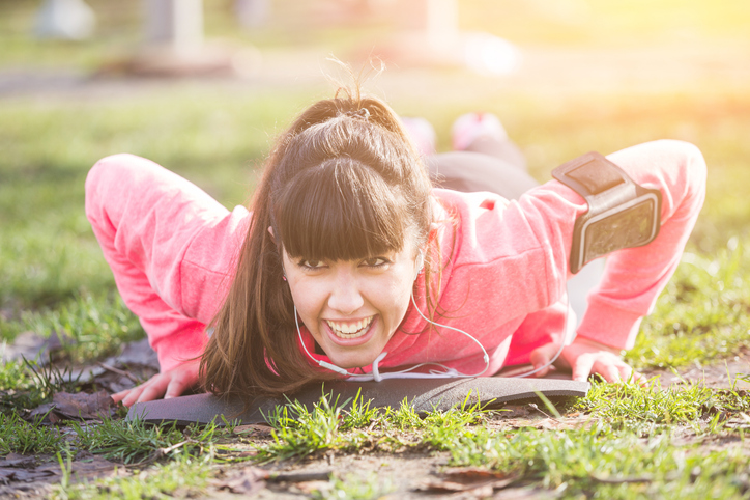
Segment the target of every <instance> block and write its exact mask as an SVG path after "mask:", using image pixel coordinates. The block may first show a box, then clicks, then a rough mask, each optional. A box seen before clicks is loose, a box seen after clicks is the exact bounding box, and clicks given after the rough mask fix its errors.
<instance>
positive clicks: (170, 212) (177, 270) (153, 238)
mask: <svg viewBox="0 0 750 500" xmlns="http://www.w3.org/2000/svg"><path fill="white" fill-rule="evenodd" d="M86 216H87V217H88V219H89V221H90V222H91V226H92V229H93V231H94V234H95V236H96V238H97V240H98V241H99V244H100V246H101V248H102V251H103V252H104V256H105V258H106V259H107V262H108V263H109V265H110V267H111V268H112V272H113V274H114V277H115V283H116V284H117V288H118V290H119V292H120V295H121V296H122V298H123V300H124V301H125V304H126V305H127V306H128V307H129V308H130V309H131V310H132V311H133V312H134V313H135V314H136V315H138V317H139V319H140V322H141V325H143V328H144V330H145V331H146V333H147V334H148V338H149V343H150V344H151V347H152V348H153V349H154V350H155V351H156V353H157V355H158V357H159V363H160V365H161V369H162V371H166V370H169V369H171V368H173V367H174V366H176V365H177V364H179V363H181V362H183V361H186V360H188V359H191V358H195V357H196V356H199V355H200V354H202V352H203V348H204V346H205V342H206V340H207V337H206V334H205V331H204V329H205V324H206V323H207V322H208V321H210V319H211V317H212V316H213V314H214V313H215V312H216V310H217V309H218V307H219V304H220V300H221V297H223V292H222V291H223V289H224V286H225V282H226V281H227V275H228V273H229V272H230V269H231V259H232V258H233V255H234V251H236V249H237V248H239V244H240V242H241V236H240V235H244V234H245V229H246V224H245V221H244V219H245V218H247V219H248V220H249V215H248V214H247V212H246V211H244V212H243V211H242V210H239V211H238V210H236V211H235V212H234V213H232V214H230V213H229V212H228V211H227V210H226V208H224V207H223V206H222V205H221V204H220V203H218V202H216V201H215V200H213V199H212V198H211V197H210V196H208V195H207V194H206V193H204V192H203V191H201V190H200V189H198V188H197V187H195V186H194V185H193V184H192V183H190V182H189V181H187V180H185V179H183V178H182V177H180V176H178V175H177V174H174V173H173V172H170V171H168V170H166V169H164V168H162V167H160V166H159V165H156V164H155V163H153V162H150V161H148V160H145V159H143V158H138V157H135V156H130V155H118V156H113V157H109V158H105V159H104V160H101V161H100V162H98V163H97V164H96V165H94V167H92V169H91V171H90V172H89V175H88V177H87V179H86Z"/></svg>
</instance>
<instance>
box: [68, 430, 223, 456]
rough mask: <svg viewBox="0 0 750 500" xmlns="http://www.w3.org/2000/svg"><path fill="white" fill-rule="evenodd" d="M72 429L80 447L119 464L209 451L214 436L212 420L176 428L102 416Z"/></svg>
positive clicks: (195, 454)
mask: <svg viewBox="0 0 750 500" xmlns="http://www.w3.org/2000/svg"><path fill="white" fill-rule="evenodd" d="M73 428H74V429H75V432H76V434H77V435H78V437H77V444H78V446H80V447H81V448H82V449H85V450H89V451H91V452H93V453H100V454H102V455H103V456H104V457H105V458H106V459H107V460H111V461H113V462H117V463H123V464H134V463H140V462H146V463H150V462H153V461H158V460H163V459H169V458H172V457H179V456H181V455H183V454H189V455H193V456H197V455H201V454H203V453H204V452H206V451H209V450H211V446H212V444H213V443H214V441H215V440H216V438H217V437H218V436H217V432H216V425H215V424H213V423H211V424H208V425H205V426H192V427H190V426H189V427H187V428H186V429H185V430H183V431H180V430H179V429H178V428H177V427H176V426H175V425H161V426H159V425H152V424H147V423H145V422H143V421H142V420H138V419H136V420H132V421H126V420H115V419H105V420H104V421H103V422H101V423H94V424H92V425H90V426H89V425H86V426H84V425H80V424H77V423H74V424H73Z"/></svg>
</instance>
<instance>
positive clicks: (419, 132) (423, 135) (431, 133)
mask: <svg viewBox="0 0 750 500" xmlns="http://www.w3.org/2000/svg"><path fill="white" fill-rule="evenodd" d="M401 123H402V124H403V125H404V128H405V129H406V131H407V132H408V133H409V138H410V139H411V140H412V142H413V143H414V145H415V146H417V151H419V153H420V154H421V155H422V156H432V155H434V154H435V143H436V142H437V136H436V135H435V129H434V128H432V124H431V123H430V122H429V121H427V119H426V118H421V117H409V116H402V117H401Z"/></svg>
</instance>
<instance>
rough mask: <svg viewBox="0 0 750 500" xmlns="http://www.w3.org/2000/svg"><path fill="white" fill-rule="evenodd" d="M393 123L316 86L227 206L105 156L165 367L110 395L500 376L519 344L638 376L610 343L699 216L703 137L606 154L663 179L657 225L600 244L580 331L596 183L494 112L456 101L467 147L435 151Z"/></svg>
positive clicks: (650, 299)
mask: <svg viewBox="0 0 750 500" xmlns="http://www.w3.org/2000/svg"><path fill="white" fill-rule="evenodd" d="M404 123H407V124H408V123H409V122H408V121H402V120H401V119H400V118H399V117H398V116H397V115H396V114H395V112H393V110H391V108H390V107H388V106H387V105H386V104H385V103H383V102H382V101H380V100H378V99H375V98H371V97H361V96H360V95H359V92H358V91H356V90H355V91H351V92H347V91H339V93H338V94H337V96H336V97H335V98H334V99H330V100H324V101H320V102H318V103H316V104H314V105H313V106H311V107H310V108H309V109H307V110H306V111H304V112H303V113H302V114H301V115H300V116H299V117H298V118H297V119H296V120H295V121H294V123H293V124H292V125H291V127H290V128H289V130H288V131H287V132H286V133H284V134H283V135H282V136H281V137H280V138H279V140H278V141H277V143H276V146H275V148H274V149H273V150H272V151H271V153H270V155H269V158H268V160H267V162H266V165H265V169H264V174H263V178H262V180H261V182H260V184H259V187H258V189H257V191H256V192H255V194H254V198H253V201H252V203H251V206H250V210H248V209H246V208H244V207H236V208H235V209H234V210H233V211H232V212H228V211H227V210H226V209H225V208H224V207H223V206H221V205H220V204H219V203H218V202H216V201H215V200H213V199H211V198H210V197H209V196H208V195H206V194H205V193H204V192H203V191H201V190H200V189H198V188H197V187H195V186H194V185H193V184H191V183H190V182H189V181H187V180H185V179H182V178H181V177H179V176H177V175H176V174H174V173H172V172H169V171H167V170H165V169H163V168H162V167H160V166H158V165H155V164H154V163H152V162H149V161H148V160H144V159H142V158H136V157H133V156H128V155H119V156H114V157H110V158H106V159H104V160H102V161H100V162H99V163H97V164H96V165H95V166H94V167H93V168H92V170H91V172H90V173H89V176H88V178H87V181H86V212H87V216H88V218H89V220H90V221H91V224H92V226H93V229H94V233H95V234H96V237H97V239H98V241H99V243H100V245H101V247H102V249H103V251H104V254H105V257H106V258H107V261H108V262H109V264H110V266H111V267H112V270H113V272H114V275H115V280H116V282H117V286H118V289H119V290H120V293H121V295H122V297H123V299H124V301H125V303H126V304H127V305H128V307H130V308H131V309H132V310H133V311H134V312H135V313H136V314H137V315H138V316H139V318H140V320H141V323H142V325H143V327H144V329H145V330H146V332H147V333H148V335H149V340H150V342H151V346H152V347H153V348H154V349H155V350H156V352H157V354H158V356H159V360H160V363H161V368H162V371H161V373H160V374H158V375H156V376H155V377H154V378H152V379H151V380H149V381H148V382H146V383H145V384H143V385H141V386H139V387H137V388H135V389H133V390H130V391H123V392H121V393H118V394H116V395H115V396H114V397H115V399H117V400H122V401H123V403H124V404H125V405H127V406H130V405H132V404H134V403H135V402H136V401H143V400H148V399H153V398H156V397H162V396H166V397H173V396H177V395H179V394H181V393H182V392H184V391H185V390H186V389H188V388H189V387H192V386H195V385H197V384H198V383H202V384H203V386H204V387H205V388H206V389H207V390H210V391H212V392H214V393H216V394H220V395H239V396H243V397H252V396H255V395H258V394H279V393H288V392H291V391H294V390H295V389H297V388H299V387H300V386H302V385H304V384H305V383H308V382H310V381H314V380H326V379H331V378H339V377H342V376H358V375H360V374H369V373H373V374H375V375H376V376H377V374H378V373H380V370H385V371H391V372H394V371H395V372H402V371H404V370H409V369H414V368H416V371H420V370H421V371H429V369H430V368H434V367H435V365H440V366H442V367H443V369H444V370H447V371H448V372H449V373H453V374H473V375H482V376H491V375H493V374H495V373H497V372H498V371H499V370H500V369H501V368H502V367H504V366H507V365H513V364H522V363H529V362H530V363H531V364H532V365H533V366H534V367H535V369H537V370H538V371H537V374H538V375H544V374H545V373H546V372H547V371H548V369H549V366H548V365H549V364H550V363H551V362H552V361H555V358H557V360H556V361H555V363H556V364H559V365H563V366H569V367H572V369H573V377H574V378H576V379H585V378H586V377H588V375H589V374H590V373H592V372H598V373H600V374H601V375H602V376H603V377H604V378H605V379H607V380H610V381H615V380H618V379H620V378H628V377H630V376H631V375H634V376H635V377H637V376H638V375H637V374H633V372H632V370H631V369H630V367H629V366H628V365H627V364H626V363H625V362H624V361H623V360H622V358H621V356H620V352H621V350H622V349H629V348H631V347H632V346H633V342H634V340H635V336H636V334H637V331H638V326H639V323H640V318H641V317H642V316H643V315H644V314H647V313H648V312H649V310H650V309H651V307H653V304H654V302H655V301H656V298H657V296H658V294H659V292H660V291H661V289H662V288H663V287H664V285H665V284H666V283H667V281H668V279H669V277H670V276H671V274H672V272H673V271H674V269H675V267H676V266H677V263H678V262H679V258H680V254H681V252H682V250H683V248H684V245H685V243H686V241H687V237H688V235H689V233H690V231H691V229H692V227H693V225H694V223H695V220H696V218H697V216H698V212H699V210H700V207H701V204H702V201H703V192H704V184H705V165H704V163H703V159H702V157H701V155H700V152H699V151H698V150H697V149H696V148H695V147H694V146H692V145H690V144H687V143H682V142H677V141H659V142H653V143H648V144H643V145H640V146H636V147H632V148H628V149H625V150H622V151H619V152H617V153H614V154H612V155H610V156H609V160H611V162H613V164H614V165H616V166H613V167H611V168H615V169H618V167H619V169H621V172H622V175H624V176H626V177H627V179H628V181H629V182H631V181H632V182H634V183H635V184H636V185H639V186H640V188H639V189H644V188H645V190H647V191H648V192H654V193H658V196H660V197H661V200H662V202H661V205H660V210H658V209H655V210H658V211H659V212H660V213H659V214H658V215H659V216H660V219H657V220H660V224H661V227H660V230H659V231H658V236H656V237H655V239H653V241H651V242H650V243H648V244H646V245H645V246H638V247H637V248H622V249H620V250H618V251H616V252H614V253H612V254H611V255H610V256H609V258H608V259H607V262H606V267H605V270H604V274H603V276H602V277H601V281H600V283H599V284H598V285H597V286H596V287H594V288H593V290H592V291H591V293H590V294H589V296H588V307H587V309H586V312H585V314H584V315H583V317H582V319H581V321H580V323H579V325H578V326H577V328H576V331H575V333H576V334H577V335H576V336H575V339H573V338H572V335H568V334H569V333H573V332H571V331H568V330H567V327H566V317H567V316H568V312H567V311H568V306H567V301H566V297H565V295H566V294H565V290H566V281H567V279H568V278H569V277H570V261H571V259H570V254H571V247H572V245H573V242H574V233H576V231H577V230H576V227H577V224H576V221H577V220H578V219H580V218H581V217H582V216H583V215H584V214H585V213H586V212H587V210H589V209H590V208H593V207H589V206H587V202H588V201H589V200H590V197H586V198H584V197H583V196H582V194H581V193H582V192H581V191H580V190H574V189H572V188H571V187H568V186H567V185H564V184H563V183H561V182H558V181H550V182H548V183H546V184H544V185H541V186H538V187H533V186H534V185H535V182H534V181H533V180H532V179H531V178H530V177H529V176H528V175H527V174H526V173H525V170H524V167H523V164H522V163H523V160H522V157H521V156H520V155H519V152H518V150H517V148H515V146H514V145H513V144H512V143H511V142H510V141H509V139H508V138H507V136H506V135H505V132H504V130H503V129H502V126H501V125H500V123H499V121H498V120H497V119H496V118H495V117H492V116H490V115H482V114H470V115H465V116H464V117H462V118H460V119H459V120H458V121H457V122H456V126H455V129H454V143H455V145H456V147H457V149H460V150H461V151H458V152H454V153H449V154H445V155H435V156H431V157H430V158H428V159H427V162H425V161H424V157H423V156H420V154H419V153H418V152H417V148H416V147H415V145H414V144H413V142H412V139H413V138H414V137H413V136H414V134H418V131H412V137H410V134H409V132H407V129H406V128H405V125H404ZM410 130H411V129H410ZM427 135H428V136H429V134H427ZM416 139H419V137H416ZM423 139H424V138H423ZM418 142H419V141H418ZM421 142H422V143H424V141H421ZM422 146H424V144H422ZM428 146H429V145H428ZM421 149H422V150H425V151H429V149H430V148H429V147H422V148H421ZM602 160H603V159H602ZM603 161H604V162H605V163H606V160H603ZM428 172H429V173H428ZM571 172H573V171H572V170H571ZM576 172H578V170H576ZM589 173H590V172H589ZM430 174H432V176H433V178H437V177H440V178H441V179H442V181H443V182H444V185H445V187H448V188H453V189H436V188H434V187H433V184H432V181H431V175H430ZM610 174H611V172H610ZM596 177H597V174H596V173H594V174H592V176H590V178H587V179H588V180H587V182H589V184H591V185H593V186H594V187H596V184H597V181H596ZM624 178H625V177H624ZM608 179H609V181H611V179H612V177H611V175H610V176H609V177H608ZM609 181H607V182H609ZM623 182H624V181H623ZM610 184H611V182H610ZM620 184H622V183H620ZM620 184H618V183H614V185H617V186H620ZM628 185H629V184H628ZM607 189H609V188H607ZM618 189H619V188H618ZM460 191H474V192H460ZM488 191H493V192H494V194H493V193H490V192H488ZM524 191H526V192H525V193H524V194H523V195H522V196H520V197H519V195H520V194H521V192H524ZM583 194H585V193H583ZM510 198H518V199H517V200H512V201H509V199H510ZM595 201H596V200H595ZM599 208H601V207H599ZM613 220H614V219H613ZM640 225H642V224H640ZM640 225H639V223H638V222H637V221H636V224H635V226H634V227H640ZM622 232H624V233H627V231H622ZM607 236H611V235H607ZM604 239H606V241H607V242H609V241H610V240H611V239H612V238H609V239H607V238H604ZM615 239H616V238H615ZM587 241H588V240H587ZM594 243H596V242H594ZM639 244H640V243H639ZM626 247H627V245H626ZM567 323H570V324H573V323H575V322H567ZM207 326H208V328H207ZM558 355H559V358H558V357H557V356H558ZM423 364H424V365H427V366H426V367H423V366H422V365H423ZM391 375H393V373H391ZM376 378H377V377H376Z"/></svg>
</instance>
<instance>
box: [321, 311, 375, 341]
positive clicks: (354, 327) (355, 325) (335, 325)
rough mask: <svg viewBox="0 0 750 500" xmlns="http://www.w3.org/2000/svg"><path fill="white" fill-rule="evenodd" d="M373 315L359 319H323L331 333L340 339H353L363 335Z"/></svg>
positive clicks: (368, 327) (368, 328)
mask: <svg viewBox="0 0 750 500" xmlns="http://www.w3.org/2000/svg"><path fill="white" fill-rule="evenodd" d="M374 318H375V315H372V316H368V317H367V318H365V319H362V320H359V321H345V320H344V321H335V320H324V321H325V323H326V325H328V327H329V328H330V330H331V332H332V333H333V335H334V336H335V337H337V338H339V339H342V340H354V339H358V338H361V337H362V336H364V335H365V334H366V333H367V332H368V331H369V330H370V325H371V324H372V320H373V319H374Z"/></svg>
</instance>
